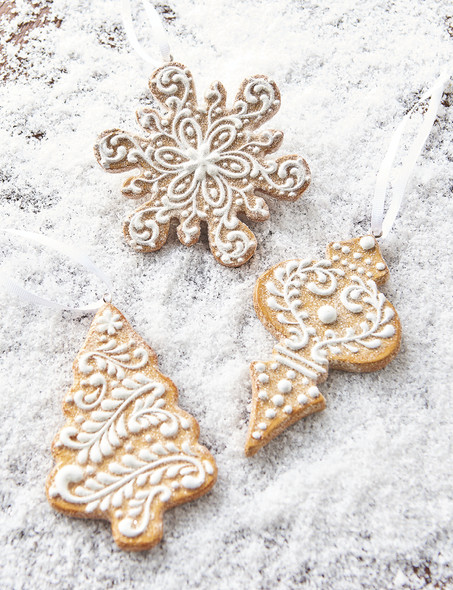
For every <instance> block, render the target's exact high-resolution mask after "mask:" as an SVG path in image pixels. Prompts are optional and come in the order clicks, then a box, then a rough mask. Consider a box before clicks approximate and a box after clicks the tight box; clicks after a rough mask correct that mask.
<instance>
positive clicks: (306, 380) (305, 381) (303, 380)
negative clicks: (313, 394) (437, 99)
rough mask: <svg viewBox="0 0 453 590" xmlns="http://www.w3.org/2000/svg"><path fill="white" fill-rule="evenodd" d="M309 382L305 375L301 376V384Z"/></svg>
mask: <svg viewBox="0 0 453 590" xmlns="http://www.w3.org/2000/svg"><path fill="white" fill-rule="evenodd" d="M309 383H310V381H309V380H308V379H307V378H306V377H302V384H303V385H308V384H309Z"/></svg>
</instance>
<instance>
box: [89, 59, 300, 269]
mask: <svg viewBox="0 0 453 590" xmlns="http://www.w3.org/2000/svg"><path fill="white" fill-rule="evenodd" d="M150 90H151V93H152V94H153V96H154V98H155V99H156V100H157V101H158V102H160V104H161V109H160V110H156V109H153V108H144V109H142V110H141V111H139V112H138V113H137V118H138V121H139V123H140V125H141V126H142V128H143V129H144V131H145V132H146V133H147V136H146V138H141V137H137V136H134V135H131V134H129V133H126V132H123V131H119V130H117V129H114V130H112V131H106V132H105V133H103V134H102V135H101V136H100V137H99V140H98V142H97V144H96V146H95V153H96V157H97V160H98V162H99V163H100V164H101V166H102V167H103V168H104V169H106V170H107V171H109V172H125V171H128V170H138V171H139V173H138V175H136V176H133V177H131V178H129V179H128V180H127V181H126V182H125V184H124V186H123V193H124V194H125V195H126V196H128V197H130V198H132V199H140V198H142V197H146V198H148V199H149V200H148V201H147V202H146V203H145V204H144V205H142V206H141V207H140V208H139V209H137V210H136V211H135V212H134V213H133V214H132V215H131V216H130V217H129V218H128V219H127V220H126V222H125V224H124V233H125V235H126V238H127V240H128V241H129V243H130V244H131V246H132V247H133V248H135V249H136V250H139V251H144V252H146V251H154V250H158V249H159V248H161V247H162V245H163V244H164V243H165V242H166V240H167V235H168V231H169V227H170V220H171V219H172V218H177V219H178V220H179V225H178V229H177V233H178V237H179V239H180V241H181V242H182V243H183V244H184V245H186V246H191V245H193V244H195V243H196V242H197V241H198V239H199V235H200V222H201V221H204V222H206V223H207V225H208V235H209V243H210V248H211V251H212V253H213V254H214V256H215V258H216V259H217V260H218V261H219V262H220V263H222V264H224V265H226V266H239V265H241V264H243V263H244V262H246V261H247V260H248V259H249V258H250V257H251V256H252V255H253V253H254V251H255V249H256V239H255V237H254V235H253V233H252V232H251V231H250V229H249V228H248V227H247V226H246V225H245V224H244V223H242V222H241V221H240V220H239V218H238V214H244V215H245V216H246V217H248V218H249V219H251V220H252V221H264V220H266V219H268V217H269V210H268V207H267V204H266V202H265V200H264V199H263V197H262V196H261V195H262V194H268V195H271V196H273V197H276V198H278V199H284V200H296V199H297V198H298V197H299V196H300V195H301V194H302V193H303V191H304V190H305V189H306V188H307V186H308V184H309V182H310V171H309V168H308V165H307V163H306V162H305V160H303V159H302V158H300V157H298V156H281V157H278V158H276V159H274V160H272V159H269V158H267V157H266V156H267V155H268V154H270V153H272V152H274V151H276V150H277V149H278V147H279V146H280V144H281V143H282V140H283V133H282V132H280V131H271V130H267V131H264V132H262V133H256V132H255V130H256V129H257V128H258V127H260V126H261V125H262V124H263V123H265V122H266V121H267V120H269V119H270V118H271V117H273V116H274V115H275V113H276V112H277V111H278V109H279V107H280V92H279V90H278V88H277V86H276V84H275V82H272V81H270V80H268V79H267V78H266V77H264V76H254V77H253V78H250V79H247V80H245V81H244V82H243V84H242V86H241V88H240V90H239V93H238V95H237V96H236V100H235V102H234V104H233V107H232V108H231V109H228V108H227V107H226V92H225V89H224V87H223V86H222V84H220V82H215V83H213V84H212V86H211V88H210V90H209V91H208V92H207V93H206V95H205V103H204V105H199V104H198V103H197V100H196V95H195V87H194V83H193V78H192V75H191V73H190V71H189V70H187V69H186V68H185V67H184V66H182V65H181V64H178V63H170V64H167V65H165V66H163V67H162V68H160V69H158V70H156V72H155V73H154V74H153V76H152V78H151V80H150Z"/></svg>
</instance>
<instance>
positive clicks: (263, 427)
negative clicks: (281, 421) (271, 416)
mask: <svg viewBox="0 0 453 590" xmlns="http://www.w3.org/2000/svg"><path fill="white" fill-rule="evenodd" d="M258 428H259V429H260V430H266V428H267V424H266V422H260V423H259V424H258Z"/></svg>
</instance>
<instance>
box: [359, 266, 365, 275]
mask: <svg viewBox="0 0 453 590" xmlns="http://www.w3.org/2000/svg"><path fill="white" fill-rule="evenodd" d="M357 272H358V273H359V275H363V273H364V272H365V269H364V268H362V267H361V266H359V268H358V269H357Z"/></svg>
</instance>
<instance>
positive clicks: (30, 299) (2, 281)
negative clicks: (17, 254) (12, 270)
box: [0, 229, 112, 312]
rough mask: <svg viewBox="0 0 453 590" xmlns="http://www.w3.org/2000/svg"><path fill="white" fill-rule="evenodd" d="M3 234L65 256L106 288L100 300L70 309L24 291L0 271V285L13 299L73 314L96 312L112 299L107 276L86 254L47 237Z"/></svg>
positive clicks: (17, 233) (6, 231) (26, 234)
mask: <svg viewBox="0 0 453 590" xmlns="http://www.w3.org/2000/svg"><path fill="white" fill-rule="evenodd" d="M3 232H4V235H5V236H6V237H10V238H13V237H17V238H23V239H25V240H27V241H28V242H30V243H34V244H38V245H40V246H45V247H47V248H50V249H51V250H55V251H56V252H59V253H60V254H64V255H65V256H67V257H68V258H70V259H71V260H73V261H74V262H77V263H78V264H80V265H82V266H83V267H85V268H86V269H87V270H88V271H90V272H91V273H92V274H94V275H95V276H96V277H98V278H99V279H100V280H101V281H102V282H103V283H104V285H105V287H106V292H105V294H104V296H103V297H102V298H101V299H99V300H97V301H94V302H92V303H90V304H88V305H86V306H80V307H71V306H68V305H62V304H61V303H58V302H57V301H54V300H53V299H50V298H47V297H41V296H40V295H37V294H36V293H34V292H33V291H29V290H28V289H24V288H23V287H21V286H20V285H19V283H17V282H16V281H14V280H13V279H12V278H11V277H10V276H9V275H8V274H6V272H5V271H2V270H0V285H2V286H3V287H4V288H5V289H6V291H8V292H9V293H10V294H11V295H13V296H15V297H19V298H20V299H22V300H23V301H25V302H26V303H33V304H35V305H42V306H43V307H49V308H51V309H59V310H65V311H75V312H84V311H97V310H98V309H99V308H100V307H102V306H103V305H104V303H109V302H110V301H111V299H112V284H111V282H110V279H109V278H108V277H107V275H105V274H104V272H103V271H102V270H101V269H99V268H97V266H95V264H94V263H93V262H92V261H91V260H90V258H88V256H87V255H86V254H84V253H83V252H80V250H79V249H78V248H75V247H71V246H69V245H67V244H64V243H63V242H60V241H58V240H54V239H52V238H49V237H47V236H44V235H41V234H36V233H32V232H28V231H21V230H14V229H6V230H3Z"/></svg>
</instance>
